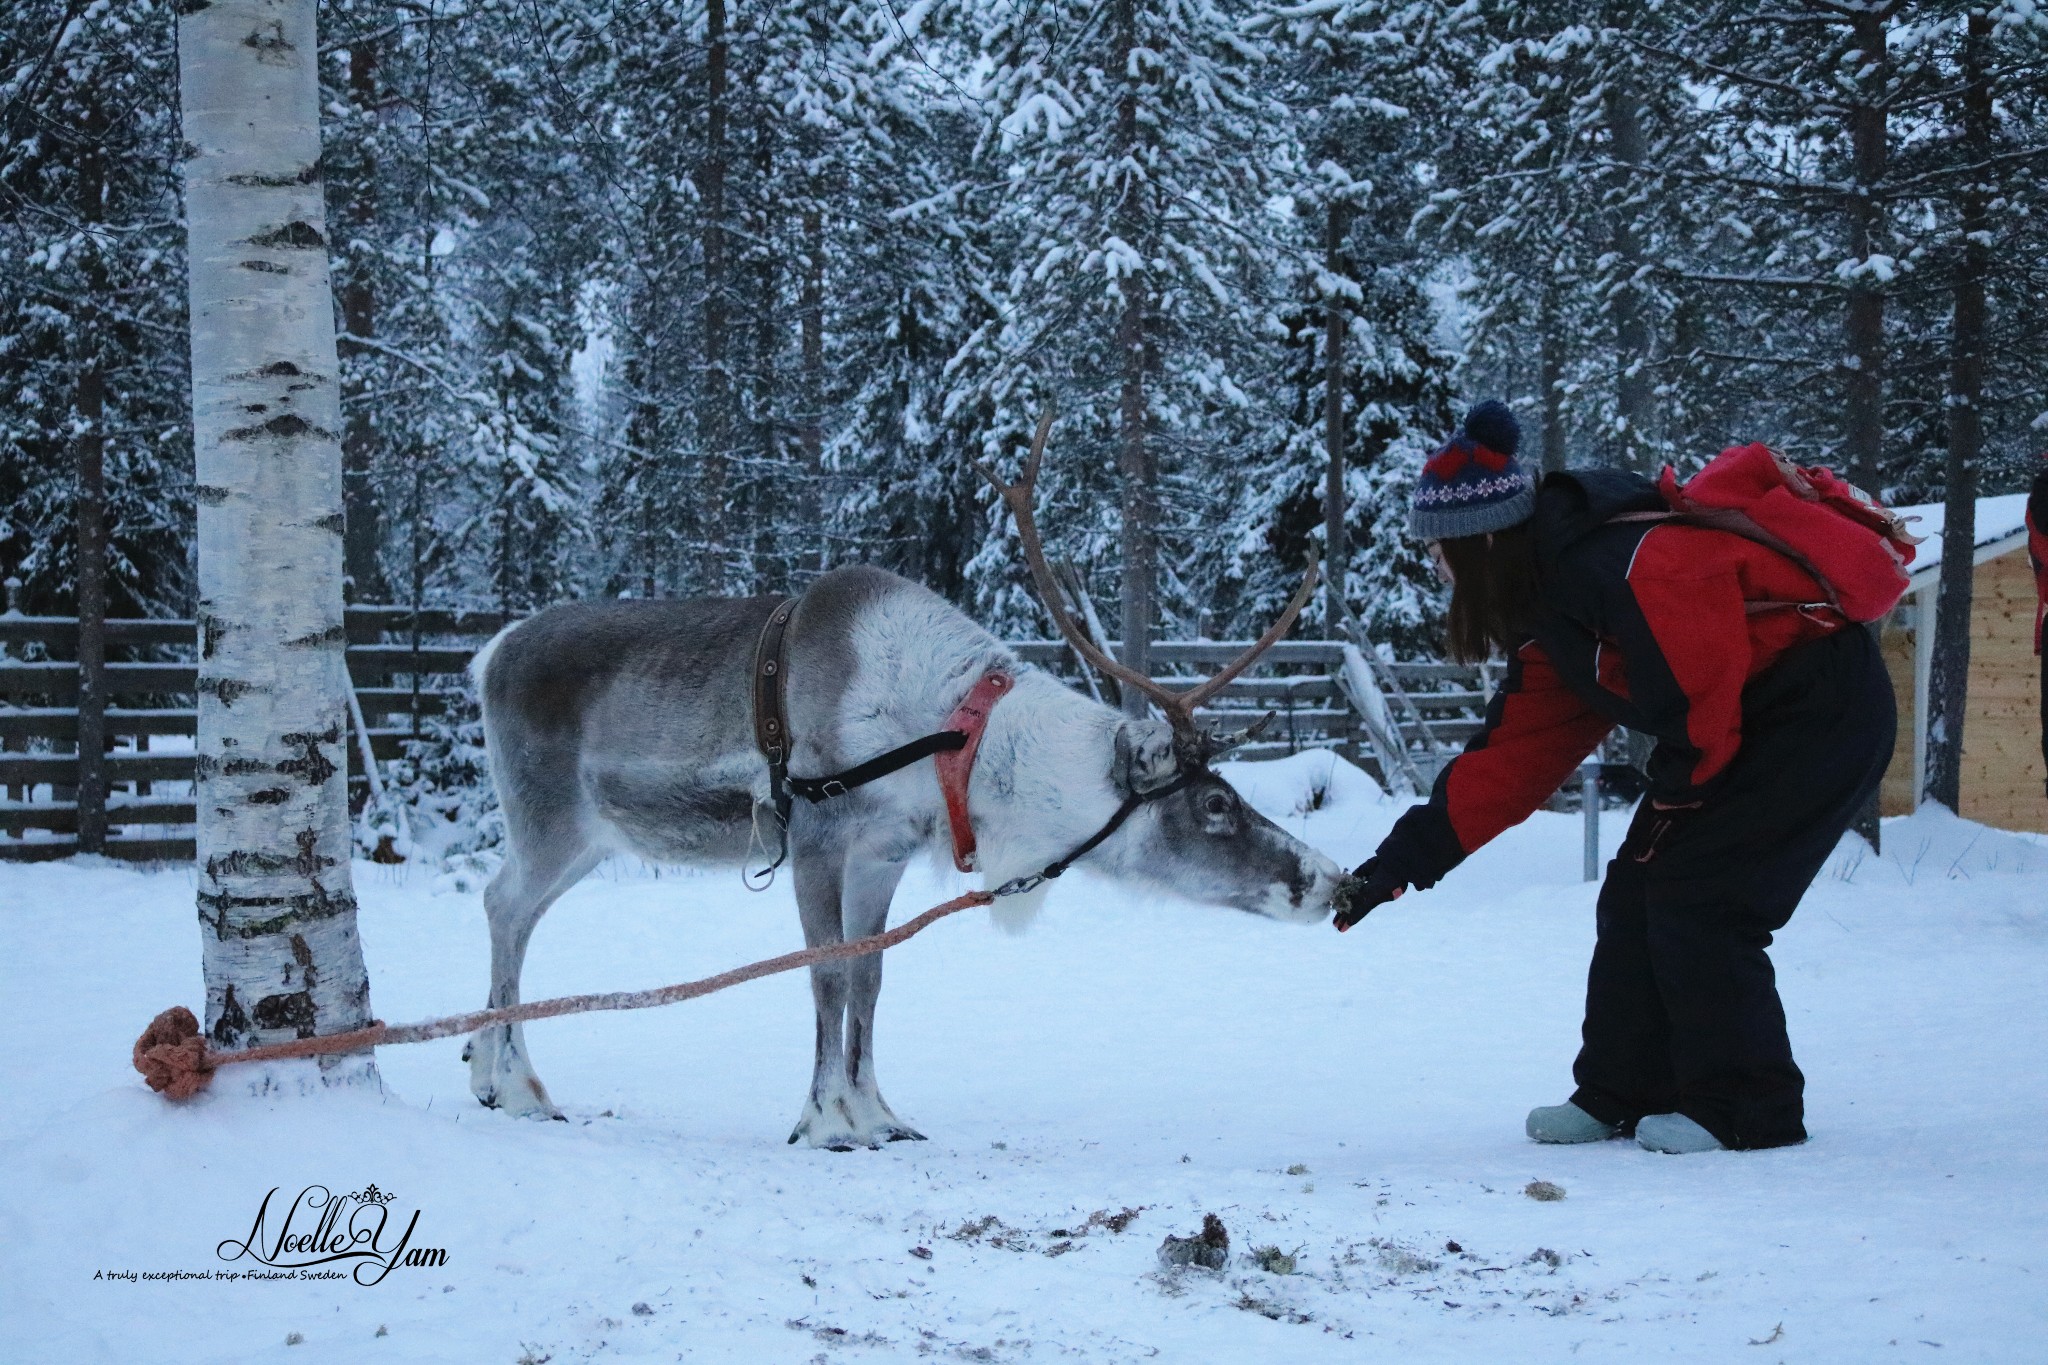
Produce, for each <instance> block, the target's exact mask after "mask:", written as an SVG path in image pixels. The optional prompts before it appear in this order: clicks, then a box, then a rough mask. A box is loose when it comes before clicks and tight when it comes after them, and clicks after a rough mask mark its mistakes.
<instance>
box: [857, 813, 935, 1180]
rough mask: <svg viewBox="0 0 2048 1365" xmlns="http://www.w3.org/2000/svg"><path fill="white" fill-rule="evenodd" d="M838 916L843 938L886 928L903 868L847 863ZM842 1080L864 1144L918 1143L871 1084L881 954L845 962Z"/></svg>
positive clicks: (912, 1130)
mask: <svg viewBox="0 0 2048 1365" xmlns="http://www.w3.org/2000/svg"><path fill="white" fill-rule="evenodd" d="M848 861H849V866H848V867H847V869H846V874H845V881H844V890H843V891H842V893H841V899H840V913H841V920H842V923H843V924H844V925H845V930H846V936H847V937H848V938H850V939H853V938H866V937H868V936H869V935H870V934H879V933H881V932H882V930H883V929H885V928H887V927H888V923H889V902H890V901H891V900H892V899H894V898H895V895H896V885H897V883H898V882H900V881H902V880H903V869H904V864H902V863H900V862H898V863H884V862H870V861H863V860H862V859H861V858H860V855H859V854H858V853H856V854H854V855H853V857H852V858H850V859H849V860H848ZM846 970H847V978H848V981H847V985H848V994H847V1000H846V1078H847V1082H848V1084H849V1086H850V1087H851V1090H852V1109H853V1113H854V1115H855V1117H856V1119H857V1120H858V1121H859V1127H860V1129H861V1131H862V1133H863V1134H864V1136H865V1137H866V1140H867V1145H868V1146H870V1147H879V1146H881V1145H882V1144H883V1143H884V1142H923V1141H924V1134H923V1133H920V1132H918V1131H917V1130H916V1129H915V1128H912V1127H911V1126H910V1125H909V1124H907V1123H904V1122H903V1121H902V1120H901V1119H899V1118H897V1117H896V1115H895V1113H894V1112H893V1111H891V1110H890V1108H889V1103H888V1101H887V1100H884V1099H883V1098H882V1092H881V1088H880V1087H879V1086H878V1085H877V1084H876V1081H875V1001H876V999H877V998H878V997H879V996H880V995H881V993H882V954H881V953H869V954H868V955H867V956H866V957H857V958H855V959H853V961H851V962H849V963H847V964H846Z"/></svg>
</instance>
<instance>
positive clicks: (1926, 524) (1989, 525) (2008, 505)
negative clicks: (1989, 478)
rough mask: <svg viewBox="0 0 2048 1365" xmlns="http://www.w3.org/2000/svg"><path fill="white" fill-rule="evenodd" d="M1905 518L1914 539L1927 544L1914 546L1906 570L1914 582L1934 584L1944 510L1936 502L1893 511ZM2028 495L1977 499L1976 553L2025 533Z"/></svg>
mask: <svg viewBox="0 0 2048 1365" xmlns="http://www.w3.org/2000/svg"><path fill="white" fill-rule="evenodd" d="M1895 510H1896V511H1897V512H1898V513H1899V515H1901V516H1903V517H1905V518H1907V522H1906V529H1907V530H1909V531H1911V532H1912V533H1913V534H1914V535H1916V536H1925V537H1927V540H1926V543H1925V544H1922V545H1919V546H1916V547H1915V548H1914V551H1913V562H1912V564H1911V565H1910V566H1908V567H1909V568H1910V570H1911V572H1912V575H1913V577H1914V579H1915V580H1916V581H1918V582H1921V583H1931V582H1933V581H1934V576H1935V574H1936V572H1937V571H1938V570H1939V569H1940V567H1941V551H1942V544H1943V541H1944V539H1945V538H1944V537H1943V535H1942V533H1941V528H1942V524H1943V523H1944V522H1945V521H1946V520H1947V515H1946V513H1947V510H1948V509H1947V506H1946V504H1943V503H1939V502H1922V503H1915V504H1913V505H1912V506H1910V507H1900V508H1897V509H1895ZM2026 525H2027V495H2026V494H2025V493H2006V494H2003V495H2001V496H1999V497H1995V498H1979V499H1977V534H1976V542H1977V544H1976V546H1975V547H1974V548H1976V549H1982V548H1983V547H1985V546H1986V545H1992V544H1996V543H1997V542H1998V541H2001V540H2004V539H2005V538H2006V537H2007V536H2009V535H2012V534H2014V533H2015V532H2018V531H2023V530H2025V529H2026Z"/></svg>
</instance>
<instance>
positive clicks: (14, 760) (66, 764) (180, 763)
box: [0, 753, 192, 787]
mask: <svg viewBox="0 0 2048 1365" xmlns="http://www.w3.org/2000/svg"><path fill="white" fill-rule="evenodd" d="M77 774H78V760H77V759H76V758H75V757H72V756H67V755H63V754H0V787H24V786H34V785H35V784H37V783H41V782H50V783H55V784H57V785H60V786H62V785H68V784H69V783H70V782H72V781H73V779H74V778H75V777H76V776H77ZM191 780H192V755H191V754H119V753H116V754H108V755H107V781H109V782H190V781H191Z"/></svg>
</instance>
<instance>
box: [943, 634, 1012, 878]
mask: <svg viewBox="0 0 2048 1365" xmlns="http://www.w3.org/2000/svg"><path fill="white" fill-rule="evenodd" d="M1015 685H1016V681H1015V679H1013V678H1011V677H1010V675H1009V674H1007V673H1004V672H1002V671H1000V670H998V669H990V670H989V671H988V672H986V673H984V674H982V675H981V681H980V682H977V683H976V684H975V685H974V688H973V690H972V691H970V692H969V693H968V694H967V698H966V700H965V701H962V702H961V703H960V705H959V706H958V707H957V708H956V709H955V710H954V712H953V714H952V715H950V716H948V717H946V723H945V724H944V725H942V726H940V727H939V728H940V729H941V730H958V731H959V732H960V733H962V734H964V735H966V736H967V742H966V743H965V744H963V745H961V746H960V747H959V748H958V749H951V750H947V751H944V752H941V753H937V754H933V755H932V765H933V766H934V767H936V768H937V769H938V770H939V790H940V792H942V793H944V795H945V798H946V819H947V820H948V821H949V822H951V824H952V826H953V866H955V867H957V868H959V869H960V870H961V871H962V872H972V871H974V870H975V857H974V822H973V821H972V820H971V819H969V818H968V814H967V779H968V778H969V777H971V776H973V774H974V755H975V753H976V751H978V750H979V749H980V748H981V732H982V729H983V728H984V727H985V726H987V724H988V713H989V712H991V711H993V710H995V708H996V703H997V702H999V701H1001V700H1002V698H1003V694H1004V693H1005V692H1008V691H1009V690H1010V689H1011V688H1012V687H1013V686H1015Z"/></svg>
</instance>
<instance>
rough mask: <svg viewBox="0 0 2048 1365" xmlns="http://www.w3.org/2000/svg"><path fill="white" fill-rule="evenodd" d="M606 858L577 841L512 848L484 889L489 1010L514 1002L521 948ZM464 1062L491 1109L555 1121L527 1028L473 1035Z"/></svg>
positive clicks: (482, 1031) (514, 1026) (492, 1029)
mask: <svg viewBox="0 0 2048 1365" xmlns="http://www.w3.org/2000/svg"><path fill="white" fill-rule="evenodd" d="M602 858H603V854H602V853H601V852H600V851H599V850H596V849H593V848H591V847H590V846H589V844H588V843H587V842H586V841H585V840H583V839H582V838H581V837H580V836H579V837H576V838H574V839H564V838H555V839H542V840H534V841H531V842H530V843H527V844H525V845H523V846H522V845H521V844H519V843H517V842H515V843H514V846H513V851H512V853H511V855H510V856H508V857H507V858H506V859H505V864H504V866H503V867H500V868H499V869H498V873H497V875H496V876H494V877H492V878H491V882H490V885H489V886H487V887H485V888H484V911H485V914H486V916H487V917H488V918H489V920H490V928H491V991H490V997H489V1001H488V1004H489V1006H490V1007H491V1008H492V1009H500V1008H503V1007H504V1006H506V1005H516V1004H518V1003H519V977H520V973H521V971H522V969H523V968H524V966H525V964H526V947H527V944H528V943H529V942H530V941H531V940H532V938H533V930H534V927H535V926H536V925H538V924H539V923H540V920H541V916H542V915H545V914H546V913H547V911H548V907H549V906H551V905H553V904H554V903H555V901H556V900H557V899H558V898H559V897H560V896H561V894H562V893H563V892H564V891H567V890H568V889H569V888H570V887H572V886H574V885H575V884H576V883H577V882H579V881H581V880H582V879H583V877H584V874H586V873H588V872H589V871H590V869H591V868H593V867H595V866H597V864H598V863H599V862H600V861H601V860H602ZM462 1056H463V1060H465V1061H467V1062H468V1063H469V1088H470V1092H471V1093H472V1094H474V1095H475V1096H476V1097H477V1099H478V1100H479V1101H480V1102H481V1103H482V1104H483V1105H484V1106H485V1107H486V1108H490V1109H502V1110H504V1111H505V1112H506V1113H508V1114H512V1115H516V1116H518V1117H521V1118H538V1119H559V1118H562V1117H563V1115H562V1111H561V1110H560V1109H557V1108H556V1107H555V1103H554V1101H553V1100H551V1099H550V1098H548V1092H547V1087H546V1086H544V1085H542V1084H541V1080H540V1077H539V1076H538V1075H536V1074H535V1072H534V1069H533V1062H532V1060H531V1058H530V1056H529V1054H528V1053H527V1050H526V1034H525V1026H524V1025H521V1024H498V1025H494V1026H492V1027H489V1028H483V1029H478V1030H477V1031H476V1032H475V1033H473V1034H471V1035H470V1039H469V1042H468V1043H467V1044H466V1045H465V1046H464V1047H463V1049H462Z"/></svg>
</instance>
